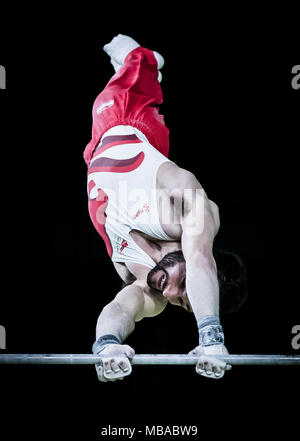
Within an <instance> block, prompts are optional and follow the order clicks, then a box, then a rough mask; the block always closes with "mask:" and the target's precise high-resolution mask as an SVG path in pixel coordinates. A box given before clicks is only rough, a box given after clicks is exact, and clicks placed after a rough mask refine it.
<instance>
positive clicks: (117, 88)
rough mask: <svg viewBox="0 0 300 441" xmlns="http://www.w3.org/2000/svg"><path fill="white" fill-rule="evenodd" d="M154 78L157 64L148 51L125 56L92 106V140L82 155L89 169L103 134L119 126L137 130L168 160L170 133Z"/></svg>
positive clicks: (151, 53) (140, 48)
mask: <svg viewBox="0 0 300 441" xmlns="http://www.w3.org/2000/svg"><path fill="white" fill-rule="evenodd" d="M157 76H158V70H157V61H156V58H155V56H154V55H153V52H152V51H151V50H149V49H145V48H142V47H138V48H136V49H134V50H133V51H131V52H130V53H129V54H128V55H127V57H126V58H125V62H124V65H123V66H122V67H121V68H120V69H119V70H118V72H117V73H116V74H115V75H114V76H113V77H112V78H111V80H110V81H109V83H108V84H107V85H106V87H105V88H104V90H103V91H102V92H101V93H100V95H98V97H97V98H96V100H95V102H94V105H93V126H92V139H91V141H90V142H89V143H88V145H87V146H86V148H85V150H84V154H83V156H84V159H85V162H86V163H87V165H88V166H89V164H90V161H91V158H92V156H93V153H94V150H95V149H96V147H97V146H98V144H99V142H100V140H101V138H102V136H103V134H104V133H105V132H106V131H107V130H109V129H111V128H112V127H114V126H118V125H129V126H133V127H135V128H137V129H138V130H140V131H141V132H142V133H143V134H144V135H145V136H146V137H147V139H148V141H149V143H150V144H152V146H153V147H155V148H156V149H157V150H158V151H159V152H160V153H162V154H163V155H165V156H166V157H168V154H169V130H168V128H167V127H166V126H165V123H164V118H163V116H162V115H160V114H159V109H158V106H159V105H160V104H162V102H163V97H162V91H161V87H160V84H159V82H158V79H157Z"/></svg>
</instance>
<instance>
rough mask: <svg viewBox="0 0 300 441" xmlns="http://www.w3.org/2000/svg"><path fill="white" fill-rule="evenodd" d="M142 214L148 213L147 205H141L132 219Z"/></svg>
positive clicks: (148, 207)
mask: <svg viewBox="0 0 300 441" xmlns="http://www.w3.org/2000/svg"><path fill="white" fill-rule="evenodd" d="M143 213H150V206H149V204H145V205H143V207H142V208H140V209H139V210H138V211H137V212H136V214H135V215H134V216H133V219H136V218H137V217H139V216H140V215H141V214H143Z"/></svg>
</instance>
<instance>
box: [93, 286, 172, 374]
mask: <svg viewBox="0 0 300 441" xmlns="http://www.w3.org/2000/svg"><path fill="white" fill-rule="evenodd" d="M143 288H144V286H143V283H142V282H139V281H135V282H134V283H132V284H131V285H128V286H126V287H125V288H123V289H122V290H121V291H120V292H119V293H118V294H117V295H116V297H115V298H114V300H113V301H112V302H110V303H109V304H108V305H106V306H105V307H104V308H103V310H102V312H101V314H100V316H99V318H98V321H97V328H96V342H95V344H94V346H93V352H94V353H95V354H101V356H102V355H103V356H104V357H105V359H104V360H103V363H102V364H98V365H96V371H97V374H98V378H99V380H100V381H109V380H111V381H114V380H115V379H122V378H124V376H126V375H128V373H130V372H131V365H130V362H129V360H130V359H131V358H133V356H134V354H135V352H134V350H133V348H131V347H130V346H128V345H124V344H123V342H124V341H125V340H126V338H127V337H128V336H129V335H130V334H131V333H132V332H133V331H134V329H135V323H136V322H137V321H140V320H142V319H143V318H144V317H153V316H155V315H158V314H160V312H162V310H163V309H164V308H165V306H166V302H164V301H163V300H162V299H160V298H158V299H157V298H156V297H155V296H153V295H151V294H150V293H149V292H147V290H145V289H143ZM116 356H117V358H116Z"/></svg>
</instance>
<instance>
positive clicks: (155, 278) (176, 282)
mask: <svg viewBox="0 0 300 441" xmlns="http://www.w3.org/2000/svg"><path fill="white" fill-rule="evenodd" d="M185 273H186V272H185V262H178V263H176V264H175V265H173V266H167V267H164V266H163V265H161V262H160V263H158V264H157V265H156V266H155V267H154V268H153V269H152V270H151V271H150V272H149V274H148V279H147V282H148V285H149V286H150V288H153V289H156V290H157V291H160V292H161V293H162V295H163V296H164V297H165V298H166V299H167V300H168V301H169V302H170V303H171V304H172V305H177V306H181V307H182V308H184V309H186V310H187V311H189V312H192V307H191V304H190V302H189V300H188V297H187V293H186V287H185Z"/></svg>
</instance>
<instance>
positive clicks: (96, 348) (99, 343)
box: [92, 334, 121, 355]
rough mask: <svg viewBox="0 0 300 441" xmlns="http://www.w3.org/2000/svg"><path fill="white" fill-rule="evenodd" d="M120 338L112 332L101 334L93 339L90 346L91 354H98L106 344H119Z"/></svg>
mask: <svg viewBox="0 0 300 441" xmlns="http://www.w3.org/2000/svg"><path fill="white" fill-rule="evenodd" d="M120 344H121V342H120V340H119V339H118V338H117V337H116V336H115V335H112V334H107V335H102V336H101V337H99V338H98V340H96V341H95V343H94V344H93V347H92V351H93V354H95V355H98V354H100V352H102V351H103V349H105V348H106V346H107V345H120Z"/></svg>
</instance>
